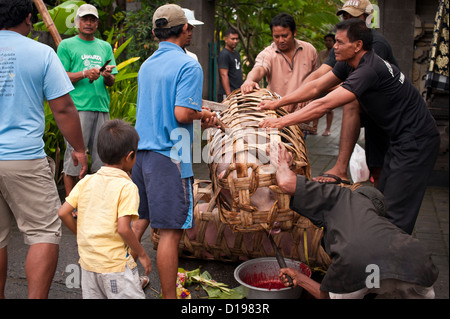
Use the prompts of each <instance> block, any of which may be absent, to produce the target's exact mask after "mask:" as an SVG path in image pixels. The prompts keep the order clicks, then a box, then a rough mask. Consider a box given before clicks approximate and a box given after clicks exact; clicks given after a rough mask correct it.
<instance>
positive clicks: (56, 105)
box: [48, 94, 88, 178]
mask: <svg viewBox="0 0 450 319" xmlns="http://www.w3.org/2000/svg"><path fill="white" fill-rule="evenodd" d="M48 104H49V106H50V109H51V110H52V113H53V117H54V118H55V122H56V125H57V126H58V128H59V130H60V132H61V134H62V135H63V136H64V137H65V138H66V140H67V142H69V144H70V145H72V147H73V148H74V150H73V152H72V154H71V155H72V160H73V161H74V164H75V166H77V165H78V164H81V171H80V176H79V177H80V178H83V177H84V176H85V175H86V173H87V169H88V159H87V155H86V148H85V145H84V140H83V134H82V132H81V124H80V117H79V116H78V112H77V109H76V108H75V105H74V104H73V101H72V98H71V97H70V95H69V94H65V95H63V96H61V97H59V98H56V99H53V100H50V101H48Z"/></svg>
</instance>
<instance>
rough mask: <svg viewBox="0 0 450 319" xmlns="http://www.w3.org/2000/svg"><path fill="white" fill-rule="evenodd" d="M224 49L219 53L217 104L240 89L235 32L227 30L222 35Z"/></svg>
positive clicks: (240, 81)
mask: <svg viewBox="0 0 450 319" xmlns="http://www.w3.org/2000/svg"><path fill="white" fill-rule="evenodd" d="M224 40H225V48H224V49H223V50H222V51H221V52H220V53H219V58H218V65H219V78H220V85H219V96H218V99H219V102H222V101H223V100H224V98H225V97H226V96H228V95H230V94H231V92H233V91H234V90H236V89H238V88H240V87H241V85H242V83H243V79H242V67H241V56H240V55H239V52H237V51H236V50H235V49H236V46H237V45H238V44H239V35H238V33H237V31H236V30H234V29H228V30H227V31H225V34H224Z"/></svg>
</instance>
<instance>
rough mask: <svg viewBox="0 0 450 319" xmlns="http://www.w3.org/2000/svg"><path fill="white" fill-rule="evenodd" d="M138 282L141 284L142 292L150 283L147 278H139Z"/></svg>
mask: <svg viewBox="0 0 450 319" xmlns="http://www.w3.org/2000/svg"><path fill="white" fill-rule="evenodd" d="M139 281H140V282H141V287H142V290H144V289H145V288H147V286H148V284H149V283H150V279H149V278H148V277H147V276H140V277H139Z"/></svg>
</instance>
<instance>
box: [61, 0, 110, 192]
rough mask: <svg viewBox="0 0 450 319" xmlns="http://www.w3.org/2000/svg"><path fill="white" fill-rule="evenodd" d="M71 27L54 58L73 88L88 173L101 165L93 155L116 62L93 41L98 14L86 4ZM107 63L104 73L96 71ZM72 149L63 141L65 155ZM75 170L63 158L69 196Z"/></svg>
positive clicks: (106, 48) (106, 113)
mask: <svg viewBox="0 0 450 319" xmlns="http://www.w3.org/2000/svg"><path fill="white" fill-rule="evenodd" d="M75 24H76V26H77V27H78V29H79V34H78V35H77V36H74V37H72V38H69V39H65V40H63V41H62V42H61V43H60V45H59V47H58V57H59V58H60V59H61V62H62V64H63V66H64V68H65V70H66V71H67V74H68V76H69V78H70V80H71V82H72V84H73V86H74V87H75V90H73V91H72V92H70V96H71V97H72V99H73V101H74V103H75V106H76V108H77V110H78V114H79V116H80V121H81V128H82V131H83V138H84V143H85V145H86V147H87V148H88V151H89V153H90V155H91V172H92V173H95V172H96V171H97V170H99V169H100V167H101V166H102V165H103V163H102V161H101V160H100V158H99V156H98V154H97V134H98V131H99V129H100V127H101V126H102V124H103V123H104V122H105V121H107V120H109V102H110V98H109V93H108V90H107V88H106V87H107V86H112V85H113V84H114V82H115V77H114V74H117V73H118V72H117V69H116V67H115V63H116V61H115V60H114V54H113V51H112V48H111V45H110V44H109V43H107V42H105V41H103V40H100V39H97V38H95V36H94V34H95V32H96V30H97V27H98V11H97V9H96V8H95V7H94V6H92V5H90V4H83V5H82V6H80V8H79V9H78V11H77V15H76V18H75ZM108 60H111V62H110V63H109V65H107V66H106V68H105V70H104V71H102V72H100V68H101V67H102V66H103V65H104V64H105V62H106V61H108ZM71 150H72V146H71V145H70V144H68V143H67V141H66V153H65V154H70V152H71ZM78 171H79V167H76V166H74V165H73V163H72V162H71V161H70V156H64V186H65V190H66V195H69V193H70V191H71V190H72V188H73V187H74V186H75V184H76V182H77V176H78V175H79V172H78Z"/></svg>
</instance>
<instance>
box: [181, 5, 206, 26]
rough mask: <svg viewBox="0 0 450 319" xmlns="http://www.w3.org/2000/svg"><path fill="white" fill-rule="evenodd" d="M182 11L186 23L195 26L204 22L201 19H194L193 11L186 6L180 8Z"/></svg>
mask: <svg viewBox="0 0 450 319" xmlns="http://www.w3.org/2000/svg"><path fill="white" fill-rule="evenodd" d="M182 9H183V11H184V14H185V15H186V18H187V19H188V23H189V24H190V25H192V26H194V27H195V26H197V25H202V24H204V23H203V22H202V21H199V20H197V19H195V16H194V11H192V10H189V9H186V8H182Z"/></svg>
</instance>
